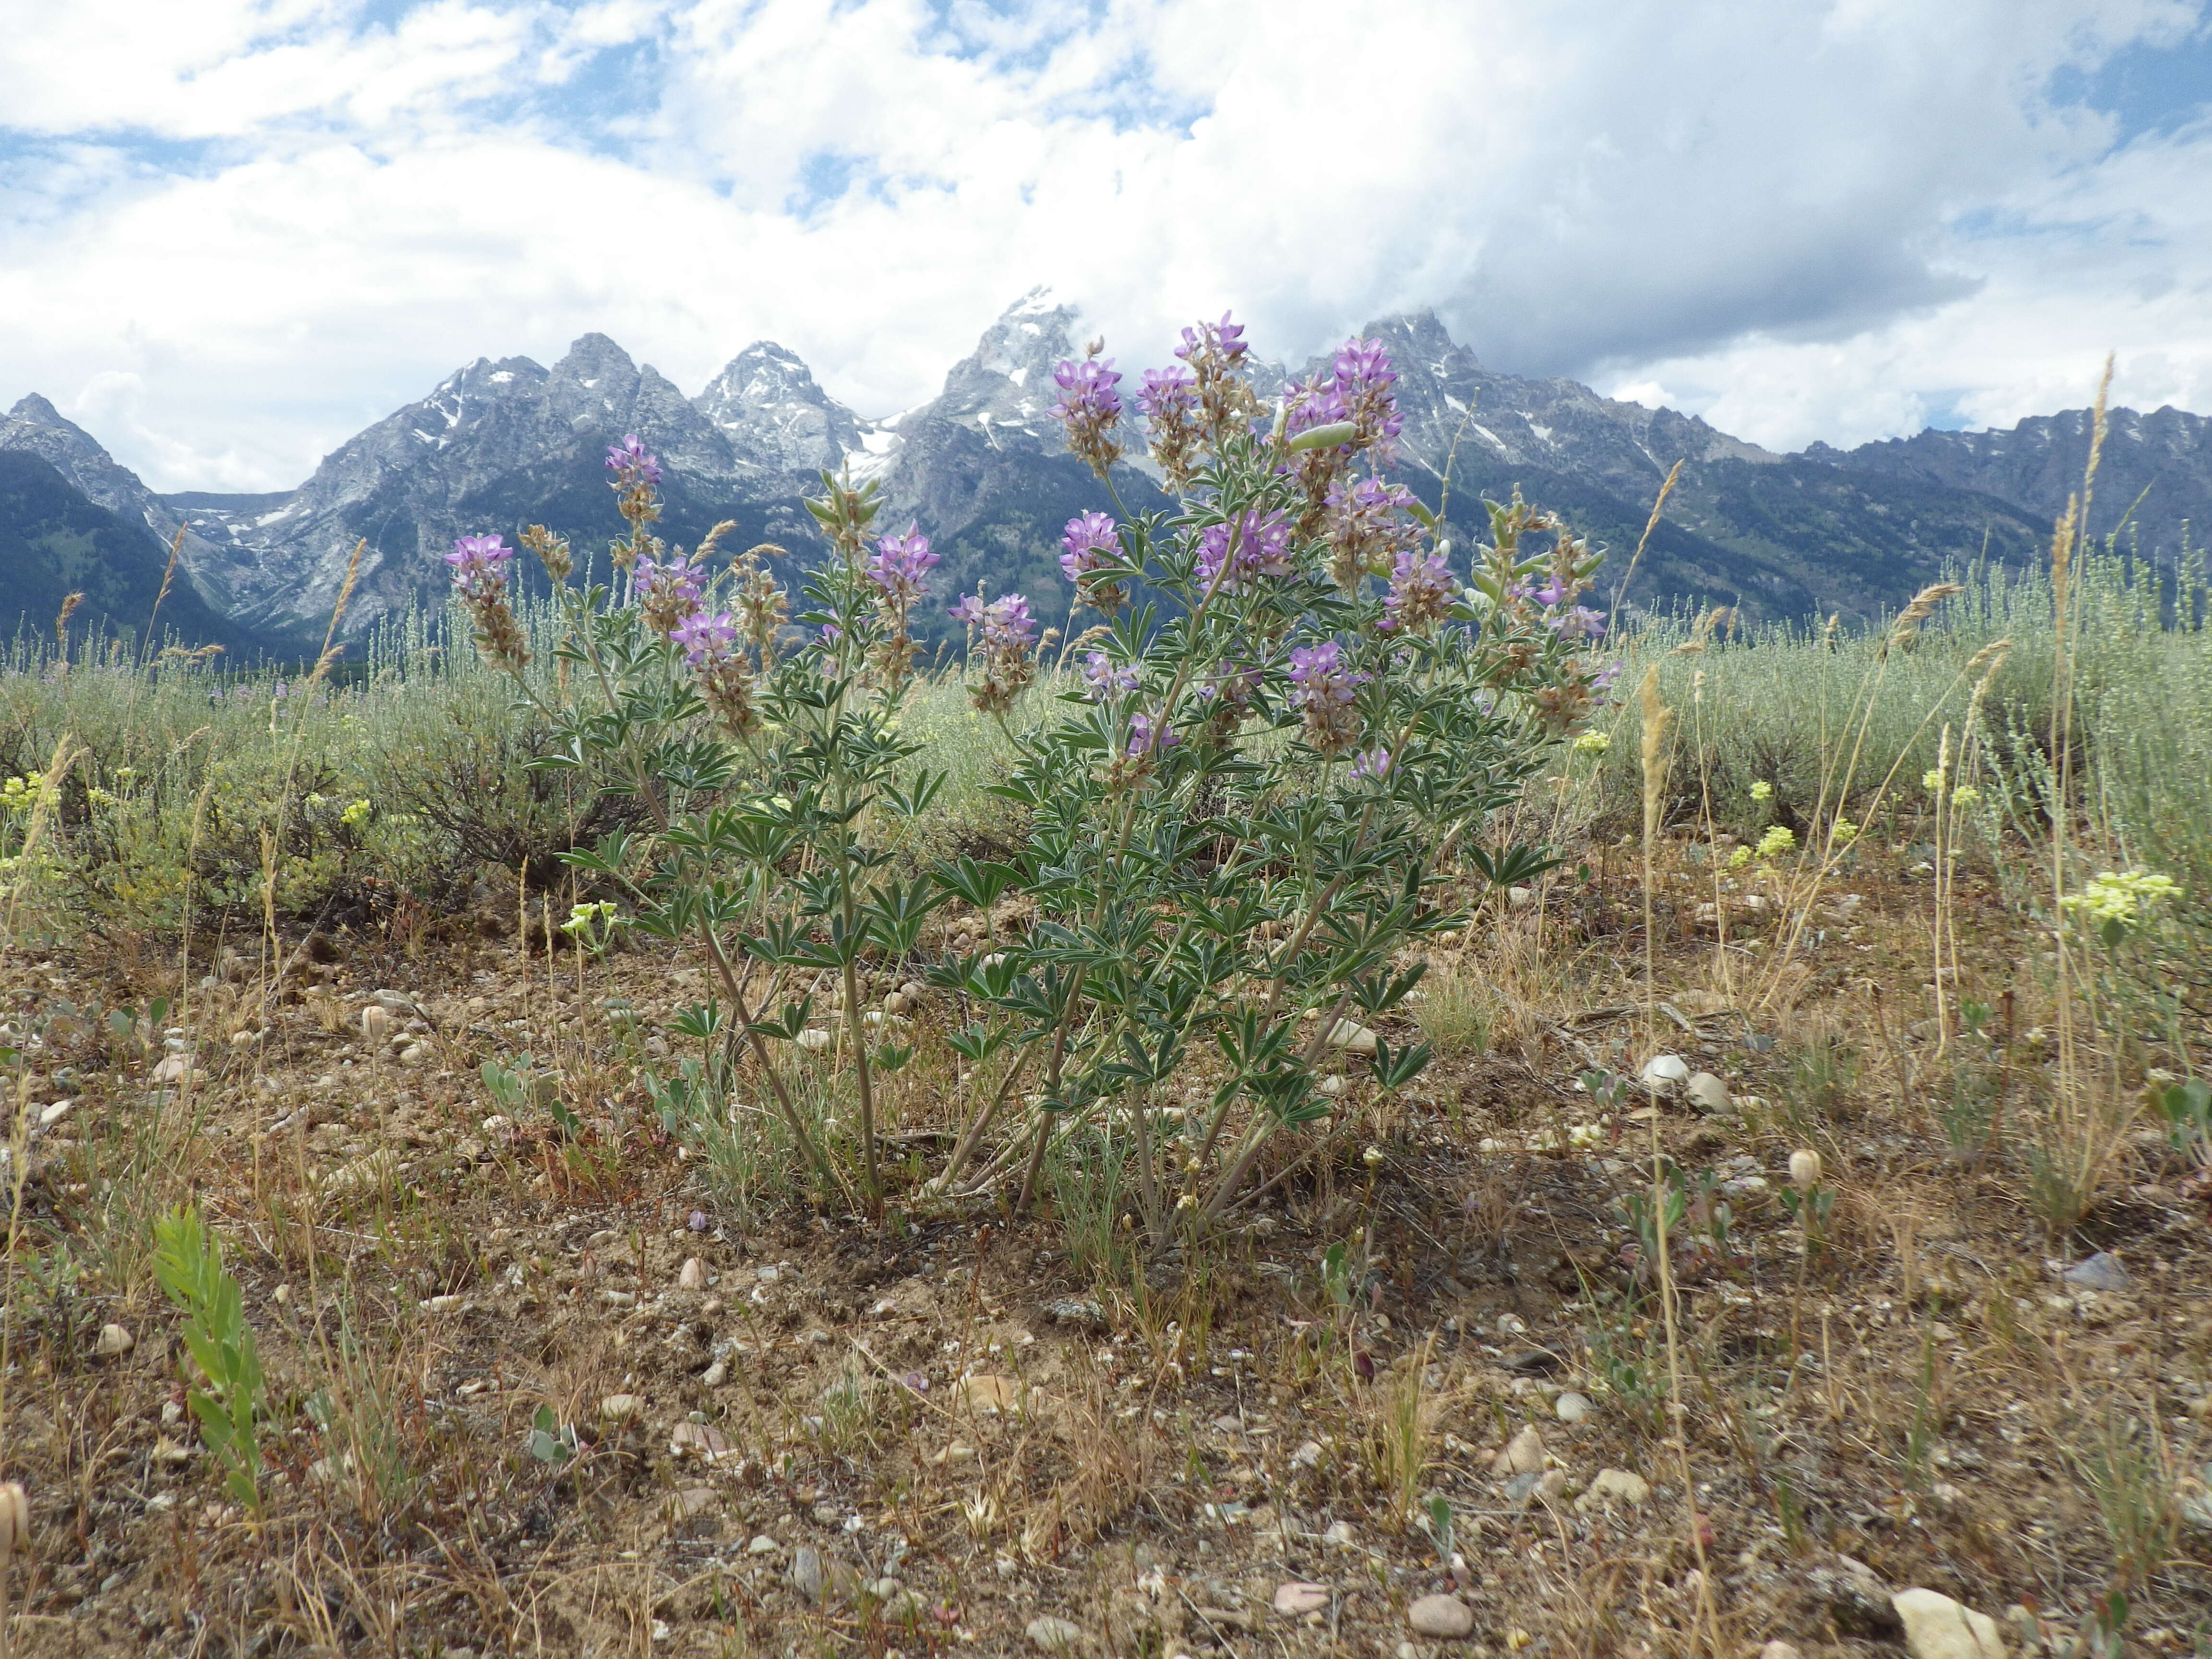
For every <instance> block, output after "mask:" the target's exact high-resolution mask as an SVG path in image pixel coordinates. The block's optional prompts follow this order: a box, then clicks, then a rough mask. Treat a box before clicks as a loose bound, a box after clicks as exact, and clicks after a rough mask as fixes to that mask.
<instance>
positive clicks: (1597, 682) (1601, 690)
mask: <svg viewBox="0 0 2212 1659" xmlns="http://www.w3.org/2000/svg"><path fill="white" fill-rule="evenodd" d="M1620 670H1621V665H1620V663H1617V662H1609V663H1607V664H1606V665H1605V666H1604V667H1602V668H1601V669H1599V670H1598V671H1597V673H1596V674H1595V676H1594V677H1593V678H1591V680H1590V683H1589V687H1590V690H1593V691H1595V692H1596V693H1598V694H1599V695H1600V696H1603V695H1604V694H1605V693H1606V692H1607V691H1610V690H1613V682H1614V681H1615V680H1617V679H1619V678H1620Z"/></svg>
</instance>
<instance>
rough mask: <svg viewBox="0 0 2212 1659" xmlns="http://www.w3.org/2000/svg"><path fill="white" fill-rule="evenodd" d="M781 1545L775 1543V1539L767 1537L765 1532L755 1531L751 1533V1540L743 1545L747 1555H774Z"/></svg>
mask: <svg viewBox="0 0 2212 1659" xmlns="http://www.w3.org/2000/svg"><path fill="white" fill-rule="evenodd" d="M782 1547H783V1546H782V1545H781V1544H779V1543H777V1542H776V1541H775V1539H773V1538H771V1537H769V1535H768V1534H766V1533H764V1532H762V1533H755V1534H753V1541H752V1542H751V1543H750V1544H748V1545H746V1546H745V1553H746V1554H747V1555H774V1554H775V1553H776V1552H777V1551H778V1550H780V1549H781V1548H782Z"/></svg>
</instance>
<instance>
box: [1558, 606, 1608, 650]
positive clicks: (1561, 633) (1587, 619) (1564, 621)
mask: <svg viewBox="0 0 2212 1659" xmlns="http://www.w3.org/2000/svg"><path fill="white" fill-rule="evenodd" d="M1547 626H1548V627H1549V628H1550V629H1551V630H1552V633H1553V636H1554V637H1556V638H1557V639H1559V641H1561V642H1562V643H1563V644H1566V645H1575V644H1578V643H1580V642H1581V641H1583V640H1600V639H1603V638H1604V637H1605V617H1604V616H1603V615H1602V614H1601V612H1598V611H1593V610H1591V609H1590V608H1589V606H1588V605H1576V606H1575V607H1574V608H1573V609H1572V610H1569V611H1561V612H1560V613H1559V615H1558V616H1556V617H1553V618H1552V620H1551V621H1550V623H1547Z"/></svg>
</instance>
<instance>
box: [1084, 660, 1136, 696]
mask: <svg viewBox="0 0 2212 1659" xmlns="http://www.w3.org/2000/svg"><path fill="white" fill-rule="evenodd" d="M1083 684H1084V686H1085V691H1084V695H1085V696H1087V697H1089V698H1090V699H1091V702H1105V701H1106V700H1107V699H1108V698H1109V697H1123V696H1127V695H1128V694H1129V693H1130V692H1132V691H1133V690H1136V689H1137V671H1136V670H1135V669H1133V668H1131V667H1127V666H1126V665H1121V664H1117V663H1115V661H1114V659H1112V658H1111V657H1109V656H1108V655H1107V654H1106V653H1104V652H1103V651H1093V652H1091V653H1090V654H1089V655H1087V656H1086V657H1085V658H1084V659H1083Z"/></svg>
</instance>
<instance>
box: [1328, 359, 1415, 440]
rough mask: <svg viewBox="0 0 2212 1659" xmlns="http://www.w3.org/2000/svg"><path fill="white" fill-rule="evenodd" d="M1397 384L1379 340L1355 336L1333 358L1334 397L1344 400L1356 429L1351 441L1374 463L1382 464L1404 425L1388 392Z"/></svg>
mask: <svg viewBox="0 0 2212 1659" xmlns="http://www.w3.org/2000/svg"><path fill="white" fill-rule="evenodd" d="M1397 381H1398V371H1397V370H1396V369H1395V368H1392V367H1391V364H1390V357H1389V353H1388V352H1386V351H1384V350H1383V342H1382V341H1380V340H1363V339H1361V338H1359V337H1358V336H1357V335H1355V336H1353V337H1352V338H1351V339H1349V340H1346V342H1345V343H1344V346H1343V349H1341V350H1340V351H1339V352H1338V353H1337V354H1336V392H1337V396H1339V397H1340V398H1342V399H1343V400H1344V406H1345V409H1346V411H1347V412H1348V418H1350V419H1351V420H1352V421H1353V422H1355V423H1357V425H1358V428H1359V435H1358V437H1357V438H1356V439H1354V440H1353V441H1354V442H1355V443H1356V444H1357V445H1358V447H1361V448H1363V449H1372V450H1373V451H1374V452H1375V457H1376V459H1377V460H1378V461H1382V462H1384V463H1386V464H1387V463H1388V461H1389V458H1390V453H1391V450H1392V447H1393V445H1392V440H1394V439H1395V438H1396V437H1397V435H1398V434H1399V433H1400V432H1401V431H1402V430H1404V428H1405V424H1406V423H1405V421H1404V419H1403V417H1402V416H1400V415H1399V413H1398V398H1397V394H1396V393H1395V392H1392V391H1391V390H1390V388H1391V387H1392V386H1395V385H1396V384H1397Z"/></svg>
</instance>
